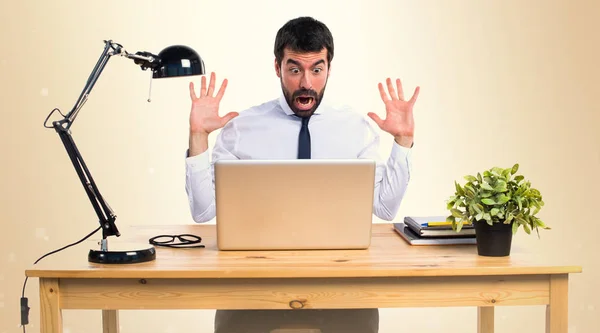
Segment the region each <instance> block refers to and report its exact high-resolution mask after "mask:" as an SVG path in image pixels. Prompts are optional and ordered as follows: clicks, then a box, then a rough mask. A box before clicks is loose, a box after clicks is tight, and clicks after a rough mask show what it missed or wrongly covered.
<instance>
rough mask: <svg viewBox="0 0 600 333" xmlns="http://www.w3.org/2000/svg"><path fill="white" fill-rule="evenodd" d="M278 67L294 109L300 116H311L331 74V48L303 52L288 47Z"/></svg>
mask: <svg viewBox="0 0 600 333" xmlns="http://www.w3.org/2000/svg"><path fill="white" fill-rule="evenodd" d="M275 71H276V72H277V76H278V77H279V79H280V81H281V89H282V90H283V94H284V96H285V99H286V101H287V103H288V105H289V106H290V109H292V111H294V113H295V114H296V115H297V116H299V117H309V116H311V115H312V114H313V112H315V110H316V109H317V107H318V106H319V104H320V103H321V100H322V99H323V94H324V93H325V86H326V85H327V78H328V77H329V68H328V66H327V50H326V49H325V48H323V50H322V51H321V52H316V53H299V52H294V51H290V50H289V49H287V48H286V49H285V50H284V52H283V59H282V61H281V67H279V66H278V65H277V60H275Z"/></svg>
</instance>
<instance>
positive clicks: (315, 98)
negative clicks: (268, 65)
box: [281, 81, 327, 118]
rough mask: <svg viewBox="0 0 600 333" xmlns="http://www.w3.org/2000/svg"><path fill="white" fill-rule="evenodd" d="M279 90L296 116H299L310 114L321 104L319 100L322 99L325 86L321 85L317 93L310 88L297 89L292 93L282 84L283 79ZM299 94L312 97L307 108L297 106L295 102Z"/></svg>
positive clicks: (308, 115)
mask: <svg viewBox="0 0 600 333" xmlns="http://www.w3.org/2000/svg"><path fill="white" fill-rule="evenodd" d="M325 86H327V84H325ZM281 90H283V95H284V96H285V100H286V102H287V104H288V106H289V107H290V109H291V110H292V111H293V112H294V114H295V115H296V116H298V117H301V118H306V117H310V116H312V115H313V113H314V112H315V110H316V109H317V108H318V107H319V105H320V104H321V101H322V100H323V95H324V94H325V87H323V90H321V92H320V93H319V94H317V92H316V91H314V90H312V89H298V90H296V91H294V92H293V93H290V92H289V91H288V90H287V89H285V87H284V86H283V81H281ZM300 96H303V97H308V98H309V99H310V98H312V102H311V103H312V106H311V107H310V108H309V109H306V110H305V109H301V108H299V107H298V105H297V104H296V102H297V99H298V98H299V97H300ZM301 100H307V98H302V99H301Z"/></svg>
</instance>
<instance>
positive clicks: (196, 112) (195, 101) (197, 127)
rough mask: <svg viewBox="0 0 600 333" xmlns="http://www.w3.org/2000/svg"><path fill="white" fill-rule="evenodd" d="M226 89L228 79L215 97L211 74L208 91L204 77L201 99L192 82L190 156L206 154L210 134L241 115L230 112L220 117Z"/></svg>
mask: <svg viewBox="0 0 600 333" xmlns="http://www.w3.org/2000/svg"><path fill="white" fill-rule="evenodd" d="M226 88H227V79H224V80H223V83H222V84H221V88H219V91H218V92H217V95H216V96H213V94H214V91H215V73H214V72H213V73H210V83H209V85H208V89H206V77H205V76H202V86H201V88H200V96H199V97H198V96H197V95H196V91H195V90H194V83H193V82H190V98H191V100H192V110H191V111H190V143H189V145H190V146H189V155H188V156H195V155H198V154H201V153H203V152H205V151H206V150H207V149H208V134H210V133H211V132H212V131H215V130H217V129H219V128H222V127H223V126H225V124H227V122H229V121H230V120H231V119H233V118H235V117H237V116H238V115H239V113H237V112H229V113H227V114H226V115H224V116H223V117H220V116H219V103H220V102H221V99H222V98H223V94H225V89H226Z"/></svg>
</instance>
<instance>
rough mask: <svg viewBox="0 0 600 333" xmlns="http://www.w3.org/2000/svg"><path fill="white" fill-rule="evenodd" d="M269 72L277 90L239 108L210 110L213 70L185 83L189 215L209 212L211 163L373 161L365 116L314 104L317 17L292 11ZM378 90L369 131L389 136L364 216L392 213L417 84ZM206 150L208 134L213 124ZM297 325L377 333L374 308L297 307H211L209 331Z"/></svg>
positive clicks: (320, 78)
mask: <svg viewBox="0 0 600 333" xmlns="http://www.w3.org/2000/svg"><path fill="white" fill-rule="evenodd" d="M274 53H275V63H274V65H275V73H276V74H277V77H279V79H280V82H281V88H282V95H281V96H280V97H279V98H278V99H274V100H271V101H268V102H266V103H263V104H261V105H258V106H254V107H251V108H249V109H247V110H245V111H243V112H241V113H237V112H229V113H227V114H226V115H225V116H222V117H221V116H219V103H220V101H221V99H222V98H223V95H224V93H225V89H226V87H227V79H225V80H223V83H222V85H221V87H220V88H219V90H218V92H216V94H215V74H214V73H211V77H210V82H209V85H208V89H207V87H206V77H202V86H201V89H200V96H197V94H196V92H195V89H194V84H193V83H190V87H189V88H190V97H191V100H192V108H191V112H190V120H189V121H190V139H189V150H188V157H187V159H186V191H187V194H188V198H189V204H190V209H191V213H192V216H193V219H194V221H196V222H205V221H208V220H211V219H212V218H214V217H215V199H214V195H215V193H214V178H213V177H214V170H213V163H214V162H216V161H217V160H219V159H295V158H368V159H375V160H379V156H378V144H379V135H378V134H377V133H376V131H375V128H374V127H373V126H372V125H371V124H370V123H369V122H368V120H367V119H366V117H364V116H361V115H359V114H358V113H354V112H351V111H350V110H346V109H336V108H332V107H329V106H327V105H324V104H323V105H322V104H321V102H322V101H323V96H324V92H325V87H326V85H327V79H328V78H329V73H330V68H331V62H332V59H333V55H334V47H333V37H332V35H331V32H330V31H329V29H328V28H327V27H326V26H325V25H324V24H323V23H321V22H319V21H317V20H315V19H313V18H310V17H300V18H296V19H293V20H290V21H289V22H287V23H286V24H285V25H284V26H283V27H281V29H280V30H279V31H278V33H277V36H276V39H275V47H274ZM386 84H387V89H388V91H389V96H388V94H387V93H386V91H385V89H384V86H383V84H381V83H379V86H378V87H379V92H380V94H381V98H382V100H383V102H384V104H385V111H386V117H385V119H381V118H380V117H379V116H378V115H377V114H375V113H373V112H369V113H368V116H369V117H370V118H371V119H372V120H373V121H374V122H375V124H377V125H378V127H379V128H380V129H381V130H382V131H384V132H387V133H389V134H390V135H391V136H392V138H393V139H394V142H393V147H392V151H391V153H390V156H389V157H388V159H387V161H386V162H385V163H382V162H378V164H377V171H376V183H375V196H374V198H375V200H374V202H373V209H374V214H375V215H376V216H378V217H379V218H381V219H384V220H388V221H389V220H392V219H394V217H395V216H396V213H397V211H398V208H399V206H400V202H401V201H402V198H403V196H404V193H405V191H406V187H407V184H408V181H409V178H410V148H411V147H412V144H413V137H414V120H413V106H414V104H415V101H416V99H417V96H418V94H419V87H417V88H416V89H415V92H414V94H413V96H412V97H411V98H410V99H409V100H405V98H404V94H403V90H402V85H401V82H400V80H399V79H398V80H396V82H395V85H394V84H393V83H392V81H391V80H390V79H389V78H388V79H387V80H386ZM220 128H222V130H221V133H220V134H219V136H218V137H217V141H216V144H215V147H214V149H213V155H212V161H209V156H208V136H209V134H210V133H211V132H213V131H215V130H217V129H220ZM295 322H306V323H313V324H316V325H319V327H320V329H321V330H322V332H323V333H327V332H377V330H378V325H379V317H378V311H377V309H357V310H302V311H293V310H290V311H284V310H281V311H280V310H269V311H217V315H216V318H215V332H217V333H221V332H269V331H270V330H272V329H276V328H278V327H280V325H283V324H285V323H295Z"/></svg>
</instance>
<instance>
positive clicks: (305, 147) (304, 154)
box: [298, 117, 310, 159]
mask: <svg viewBox="0 0 600 333" xmlns="http://www.w3.org/2000/svg"><path fill="white" fill-rule="evenodd" d="M309 119H310V117H306V118H302V127H301V128H300V134H299V135H298V158H299V159H310V132H309V131H308V120H309Z"/></svg>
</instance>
